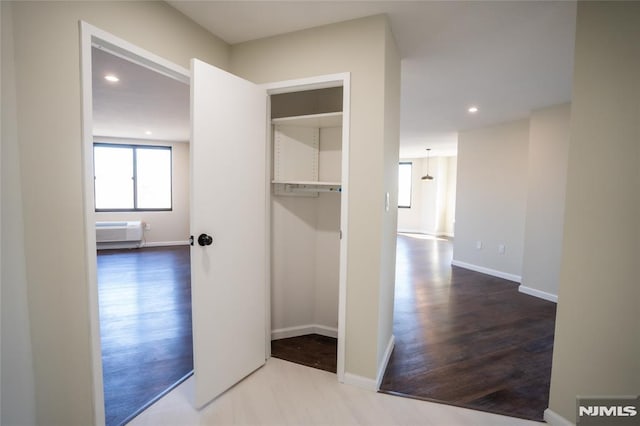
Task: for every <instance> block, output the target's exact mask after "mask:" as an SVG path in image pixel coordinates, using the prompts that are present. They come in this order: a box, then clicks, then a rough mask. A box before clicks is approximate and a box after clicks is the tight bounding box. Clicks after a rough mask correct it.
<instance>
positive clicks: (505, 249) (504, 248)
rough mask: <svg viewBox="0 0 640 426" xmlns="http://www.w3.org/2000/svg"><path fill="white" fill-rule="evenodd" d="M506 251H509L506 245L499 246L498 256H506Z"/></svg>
mask: <svg viewBox="0 0 640 426" xmlns="http://www.w3.org/2000/svg"><path fill="white" fill-rule="evenodd" d="M506 251H507V248H506V247H505V245H504V244H498V254H505V252H506Z"/></svg>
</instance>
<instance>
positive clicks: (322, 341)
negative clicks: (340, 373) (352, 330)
mask: <svg viewBox="0 0 640 426" xmlns="http://www.w3.org/2000/svg"><path fill="white" fill-rule="evenodd" d="M271 356H273V357H276V358H280V359H284V360H286V361H291V362H295V363H296V364H301V365H306V366H307V367H312V368H317V369H319V370H324V371H329V372H331V373H335V372H336V369H337V366H336V364H337V359H338V339H336V338H333V337H327V336H321V335H319V334H307V335H304V336H297V337H289V338H287V339H278V340H272V341H271Z"/></svg>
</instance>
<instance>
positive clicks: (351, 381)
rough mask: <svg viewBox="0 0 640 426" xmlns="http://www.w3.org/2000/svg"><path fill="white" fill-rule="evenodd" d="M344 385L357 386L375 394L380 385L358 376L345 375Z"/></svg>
mask: <svg viewBox="0 0 640 426" xmlns="http://www.w3.org/2000/svg"><path fill="white" fill-rule="evenodd" d="M344 384H346V385H351V386H356V387H359V388H361V389H366V390H370V391H373V392H377V391H378V385H377V383H376V381H375V380H373V379H369V378H367V377H362V376H358V375H357V374H351V373H344Z"/></svg>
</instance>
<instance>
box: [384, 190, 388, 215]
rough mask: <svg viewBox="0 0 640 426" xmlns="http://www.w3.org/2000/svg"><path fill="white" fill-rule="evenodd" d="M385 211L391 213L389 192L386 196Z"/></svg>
mask: <svg viewBox="0 0 640 426" xmlns="http://www.w3.org/2000/svg"><path fill="white" fill-rule="evenodd" d="M384 209H385V210H386V211H389V193H388V192H387V193H386V194H385V196H384Z"/></svg>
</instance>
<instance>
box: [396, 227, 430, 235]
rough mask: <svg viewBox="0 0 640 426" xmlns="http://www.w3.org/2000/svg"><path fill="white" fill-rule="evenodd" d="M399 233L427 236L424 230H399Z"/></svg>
mask: <svg viewBox="0 0 640 426" xmlns="http://www.w3.org/2000/svg"><path fill="white" fill-rule="evenodd" d="M398 232H401V233H404V234H427V232H426V231H424V230H423V229H413V228H398Z"/></svg>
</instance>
